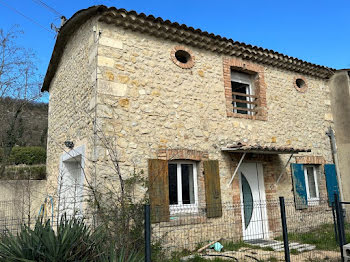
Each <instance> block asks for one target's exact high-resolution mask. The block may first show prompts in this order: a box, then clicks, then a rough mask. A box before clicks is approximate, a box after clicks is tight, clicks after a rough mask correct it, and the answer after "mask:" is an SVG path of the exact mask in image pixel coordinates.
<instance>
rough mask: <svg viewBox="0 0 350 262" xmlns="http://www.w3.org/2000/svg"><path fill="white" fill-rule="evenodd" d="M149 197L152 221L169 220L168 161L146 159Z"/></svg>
mask: <svg viewBox="0 0 350 262" xmlns="http://www.w3.org/2000/svg"><path fill="white" fill-rule="evenodd" d="M148 176H149V198H150V203H151V219H152V222H154V223H157V222H164V221H168V220H169V215H170V213H169V179H168V161H166V160H160V159H149V160H148Z"/></svg>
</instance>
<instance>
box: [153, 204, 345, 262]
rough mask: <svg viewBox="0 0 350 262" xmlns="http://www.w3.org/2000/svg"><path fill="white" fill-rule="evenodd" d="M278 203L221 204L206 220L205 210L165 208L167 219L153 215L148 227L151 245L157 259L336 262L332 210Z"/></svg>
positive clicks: (338, 257) (337, 255)
mask: <svg viewBox="0 0 350 262" xmlns="http://www.w3.org/2000/svg"><path fill="white" fill-rule="evenodd" d="M281 200H283V202H281V201H279V200H276V201H265V202H262V201H259V202H252V203H247V202H246V203H245V204H244V205H243V204H228V203H226V204H224V205H222V207H217V208H218V209H219V210H217V212H214V213H217V214H220V216H218V217H211V218H209V217H208V214H207V212H206V210H207V207H203V208H196V207H192V208H176V209H171V210H170V215H169V212H168V211H166V212H165V213H164V214H160V213H159V212H157V215H158V216H161V217H162V219H161V220H162V222H159V223H152V227H151V241H152V243H153V245H155V246H162V248H163V249H162V250H163V253H162V255H161V257H162V258H164V257H169V258H172V259H175V258H179V257H182V259H188V260H189V259H191V258H193V257H196V256H201V257H202V258H207V259H209V258H213V257H218V258H223V259H231V260H235V261H285V260H287V259H288V258H286V252H287V253H289V254H288V257H289V258H290V261H326V260H327V261H339V260H340V252H339V246H338V244H337V240H336V237H335V232H336V231H335V226H334V223H333V221H334V216H333V213H334V209H332V207H329V205H328V200H322V199H320V200H317V201H314V202H310V203H309V205H308V206H306V207H305V208H304V209H302V210H296V208H295V201H294V199H293V200H291V199H287V200H284V199H283V198H282V199H281ZM210 210H211V212H213V208H212V207H211V208H210ZM282 210H283V211H284V212H281V211H282ZM158 211H159V210H158ZM283 213H284V214H283ZM153 215H154V214H153ZM282 215H285V220H283V219H282V217H283V216H282ZM151 218H152V214H151ZM158 220H159V219H158ZM283 221H284V222H285V225H284V226H283ZM283 232H285V238H283ZM158 256H159V254H158V253H155V254H152V261H165V260H159V258H158ZM146 261H147V260H146ZM169 261H172V260H169ZM287 261H288V260H287Z"/></svg>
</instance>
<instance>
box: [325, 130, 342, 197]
mask: <svg viewBox="0 0 350 262" xmlns="http://www.w3.org/2000/svg"><path fill="white" fill-rule="evenodd" d="M326 135H327V136H328V137H329V139H330V140H331V150H332V155H333V162H334V164H335V170H336V171H337V178H338V185H339V191H340V201H344V198H343V187H342V183H341V182H342V181H341V178H340V170H339V162H338V155H337V145H336V143H335V136H334V131H333V129H332V127H329V128H328V132H326Z"/></svg>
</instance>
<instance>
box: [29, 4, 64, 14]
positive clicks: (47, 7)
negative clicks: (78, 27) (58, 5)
mask: <svg viewBox="0 0 350 262" xmlns="http://www.w3.org/2000/svg"><path fill="white" fill-rule="evenodd" d="M32 1H33V2H35V3H37V4H39V5H41V6H42V7H44V8H46V9H47V10H49V11H50V12H51V13H54V14H55V15H57V16H58V17H62V16H64V15H62V14H61V13H60V12H58V11H57V10H56V9H54V8H53V7H51V6H49V5H48V4H46V3H45V2H43V1H41V0H32Z"/></svg>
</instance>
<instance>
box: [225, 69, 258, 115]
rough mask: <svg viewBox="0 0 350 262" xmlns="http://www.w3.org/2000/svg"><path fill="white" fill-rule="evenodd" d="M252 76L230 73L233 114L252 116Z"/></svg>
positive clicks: (253, 101) (254, 101) (253, 106)
mask: <svg viewBox="0 0 350 262" xmlns="http://www.w3.org/2000/svg"><path fill="white" fill-rule="evenodd" d="M252 78H253V75H249V74H245V73H241V72H236V71H231V88H232V104H233V112H234V113H237V114H245V115H254V113H255V111H256V110H255V106H256V103H257V102H256V99H255V96H254V89H253V84H252V83H253V81H252Z"/></svg>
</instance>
